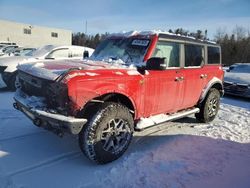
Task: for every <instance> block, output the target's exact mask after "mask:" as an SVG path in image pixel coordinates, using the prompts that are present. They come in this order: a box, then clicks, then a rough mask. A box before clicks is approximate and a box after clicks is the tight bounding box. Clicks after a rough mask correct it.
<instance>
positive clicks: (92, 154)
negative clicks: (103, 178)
mask: <svg viewBox="0 0 250 188" xmlns="http://www.w3.org/2000/svg"><path fill="white" fill-rule="evenodd" d="M133 125H134V121H133V117H132V115H131V113H130V112H129V110H128V108H126V107H125V106H123V105H121V104H118V103H104V105H103V106H102V107H101V108H100V110H99V111H98V112H97V113H96V114H95V115H94V116H93V117H92V119H90V120H89V122H88V123H87V124H86V125H85V126H84V128H83V130H82V131H81V133H80V134H79V146H80V148H81V150H82V151H83V153H84V154H85V155H86V156H87V158H89V159H90V160H92V161H94V162H96V163H99V164H105V163H108V162H111V161H114V160H116V159H117V158H119V157H120V156H121V155H122V154H123V153H124V152H125V151H126V149H127V148H128V146H129V144H130V142H131V140H132V136H133Z"/></svg>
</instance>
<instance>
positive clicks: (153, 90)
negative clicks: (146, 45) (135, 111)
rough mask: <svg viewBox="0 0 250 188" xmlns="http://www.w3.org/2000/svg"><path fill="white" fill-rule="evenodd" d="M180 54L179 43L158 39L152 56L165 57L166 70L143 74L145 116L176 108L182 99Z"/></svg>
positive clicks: (169, 111) (171, 110) (168, 111)
mask: <svg viewBox="0 0 250 188" xmlns="http://www.w3.org/2000/svg"><path fill="white" fill-rule="evenodd" d="M180 54H181V44H179V43H175V42H168V41H161V40H159V41H158V43H157V45H156V48H155V51H154V53H153V56H152V57H160V58H165V65H166V70H149V71H148V74H146V75H145V95H144V106H145V109H144V116H145V117H148V116H151V115H156V114H161V113H172V112H175V111H176V110H178V109H177V108H178V107H179V106H180V103H181V102H182V101H183V94H182V92H181V91H182V88H183V73H182V71H181V68H180V60H181V58H180ZM152 63H153V62H152Z"/></svg>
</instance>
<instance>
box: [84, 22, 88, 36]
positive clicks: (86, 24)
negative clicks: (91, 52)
mask: <svg viewBox="0 0 250 188" xmlns="http://www.w3.org/2000/svg"><path fill="white" fill-rule="evenodd" d="M87 31H88V22H87V20H86V22H85V35H87Z"/></svg>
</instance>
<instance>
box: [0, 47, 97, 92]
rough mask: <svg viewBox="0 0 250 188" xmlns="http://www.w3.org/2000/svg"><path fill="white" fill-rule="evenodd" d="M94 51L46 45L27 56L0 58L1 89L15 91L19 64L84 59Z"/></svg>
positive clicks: (84, 48)
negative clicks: (85, 54)
mask: <svg viewBox="0 0 250 188" xmlns="http://www.w3.org/2000/svg"><path fill="white" fill-rule="evenodd" d="M93 51H94V49H92V48H88V47H82V46H54V45H46V46H43V47H41V48H39V49H37V50H36V51H30V52H29V53H26V54H25V56H13V57H5V58H0V88H1V87H2V88H3V87H6V86H7V87H8V88H9V89H11V90H15V80H16V74H17V69H16V66H17V65H18V64H19V63H25V62H31V61H37V60H49V59H50V60H51V59H83V55H84V52H88V54H89V55H91V54H92V53H93Z"/></svg>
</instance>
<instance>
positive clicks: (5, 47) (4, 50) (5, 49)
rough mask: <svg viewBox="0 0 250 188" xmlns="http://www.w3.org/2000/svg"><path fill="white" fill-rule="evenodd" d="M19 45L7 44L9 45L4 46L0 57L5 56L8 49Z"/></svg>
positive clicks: (0, 50)
mask: <svg viewBox="0 0 250 188" xmlns="http://www.w3.org/2000/svg"><path fill="white" fill-rule="evenodd" d="M17 47H18V46H17V45H7V46H3V47H2V48H1V49H0V57H1V56H3V55H4V54H5V52H6V51H8V50H11V49H14V48H17Z"/></svg>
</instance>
